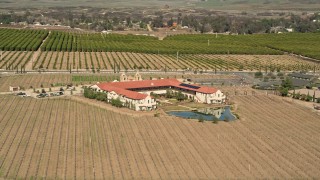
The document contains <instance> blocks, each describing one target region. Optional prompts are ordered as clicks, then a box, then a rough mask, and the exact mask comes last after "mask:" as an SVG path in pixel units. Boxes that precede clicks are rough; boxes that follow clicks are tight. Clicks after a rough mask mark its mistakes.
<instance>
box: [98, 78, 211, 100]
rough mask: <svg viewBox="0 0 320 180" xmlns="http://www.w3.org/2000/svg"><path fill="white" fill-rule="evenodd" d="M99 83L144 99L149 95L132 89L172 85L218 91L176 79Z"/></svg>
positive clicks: (118, 91)
mask: <svg viewBox="0 0 320 180" xmlns="http://www.w3.org/2000/svg"><path fill="white" fill-rule="evenodd" d="M97 85H98V87H99V88H100V89H102V90H105V91H108V92H111V91H114V92H116V93H117V94H121V95H124V96H126V97H128V98H131V99H144V98H146V97H147V95H145V94H141V93H138V92H135V91H132V89H140V88H152V87H168V86H172V87H176V88H181V89H184V90H190V91H194V92H200V93H205V94H212V93H215V92H217V89H215V88H210V87H205V86H197V85H192V86H194V87H196V88H191V87H186V86H182V83H181V82H179V81H178V80H176V79H159V80H143V81H128V82H109V83H100V84H97Z"/></svg>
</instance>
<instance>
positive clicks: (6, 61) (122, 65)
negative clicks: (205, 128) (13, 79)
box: [0, 51, 320, 71]
mask: <svg viewBox="0 0 320 180" xmlns="http://www.w3.org/2000/svg"><path fill="white" fill-rule="evenodd" d="M1 59H2V60H0V69H7V70H18V71H20V70H21V69H25V68H24V67H28V65H29V68H30V69H26V70H31V67H32V69H33V70H37V69H42V68H44V69H48V70H69V69H72V70H73V71H76V70H77V69H78V70H84V69H87V70H89V71H91V70H92V69H95V70H98V69H99V70H118V69H121V70H133V69H136V70H138V69H145V70H146V69H148V70H168V71H169V70H178V69H181V70H182V69H184V70H187V69H189V70H197V69H198V70H217V71H239V70H246V71H257V70H261V71H265V70H267V71H270V70H272V71H276V70H280V71H300V70H306V71H314V70H319V69H320V64H319V63H313V62H308V61H305V60H303V59H301V58H299V57H296V56H291V55H215V54H193V55H191V54H179V56H178V58H177V55H170V54H146V53H131V52H56V51H40V52H39V51H38V52H37V55H35V52H25V51H4V52H3V53H2V58H1Z"/></svg>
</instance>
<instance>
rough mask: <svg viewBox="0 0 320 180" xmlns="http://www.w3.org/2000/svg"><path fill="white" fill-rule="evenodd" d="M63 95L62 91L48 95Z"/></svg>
mask: <svg viewBox="0 0 320 180" xmlns="http://www.w3.org/2000/svg"><path fill="white" fill-rule="evenodd" d="M63 94H64V93H63V92H62V91H58V92H53V93H50V96H61V95H63Z"/></svg>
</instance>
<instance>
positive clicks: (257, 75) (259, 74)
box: [254, 71, 263, 78]
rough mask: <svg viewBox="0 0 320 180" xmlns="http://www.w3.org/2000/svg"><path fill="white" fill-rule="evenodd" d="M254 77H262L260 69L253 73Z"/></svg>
mask: <svg viewBox="0 0 320 180" xmlns="http://www.w3.org/2000/svg"><path fill="white" fill-rule="evenodd" d="M254 77H255V78H262V77H263V74H262V72H261V71H259V72H256V73H254Z"/></svg>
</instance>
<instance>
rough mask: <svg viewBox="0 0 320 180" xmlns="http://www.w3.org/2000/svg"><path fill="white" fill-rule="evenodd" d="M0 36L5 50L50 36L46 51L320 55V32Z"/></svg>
mask: <svg viewBox="0 0 320 180" xmlns="http://www.w3.org/2000/svg"><path fill="white" fill-rule="evenodd" d="M46 37H47V39H46ZM0 39H1V40H2V41H1V42H0V50H2V51H35V50H37V49H38V48H39V47H40V45H41V44H42V41H43V40H45V39H46V40H45V41H44V42H43V44H42V45H41V48H40V49H41V50H42V51H58V52H60V51H63V52H132V53H148V54H176V53H177V52H179V53H181V54H253V55H256V54H260V55H280V54H283V51H285V52H289V53H295V54H300V55H304V56H308V57H311V58H315V59H320V54H319V52H318V49H317V47H319V46H320V33H287V34H256V35H215V34H211V35H174V36H169V37H167V38H165V39H164V40H162V41H160V40H158V39H157V38H155V37H150V36H136V35H120V34H100V33H85V32H60V31H50V33H49V31H47V30H25V29H23V30H15V29H0Z"/></svg>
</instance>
